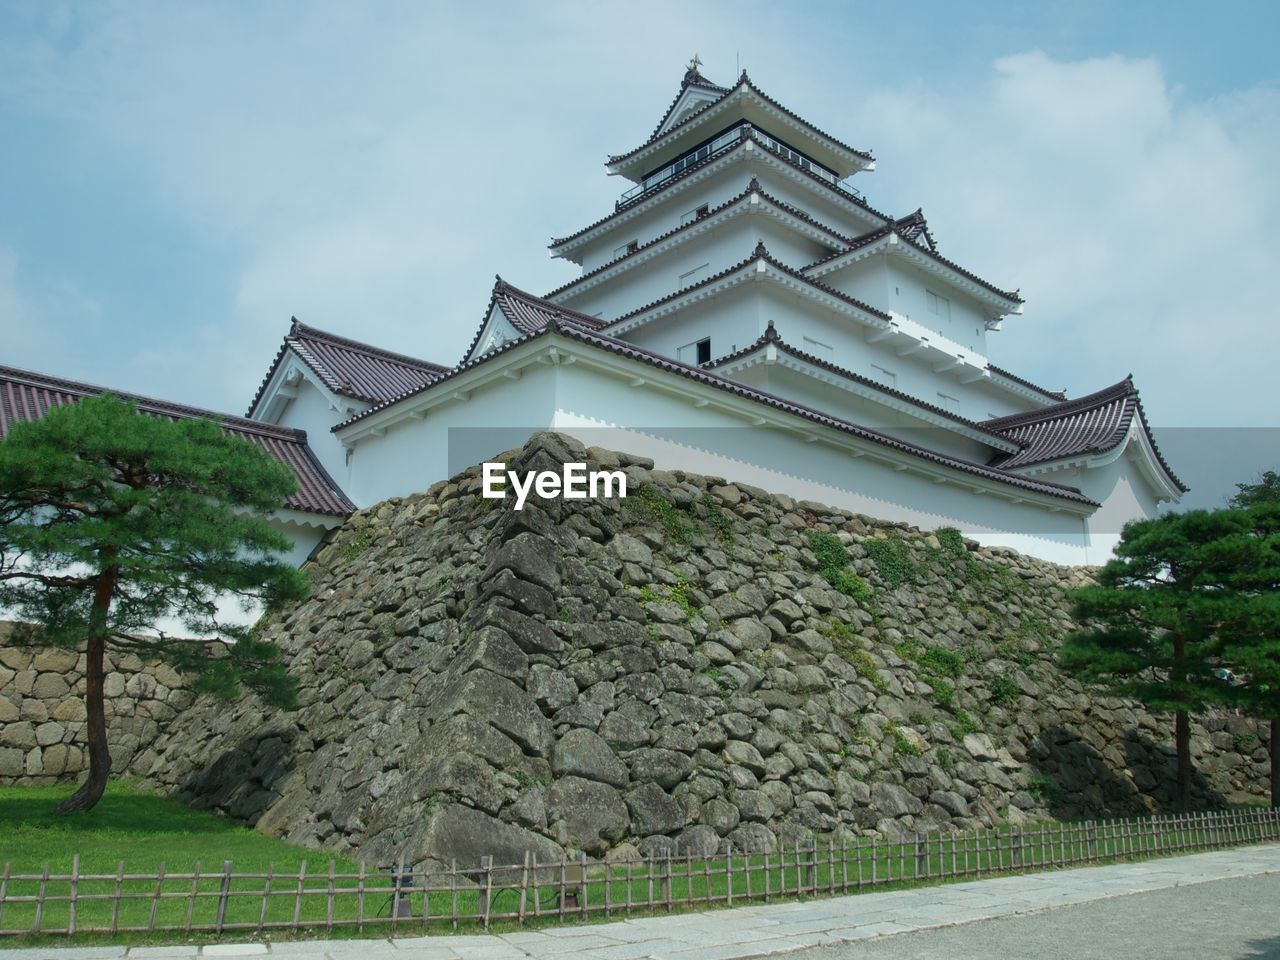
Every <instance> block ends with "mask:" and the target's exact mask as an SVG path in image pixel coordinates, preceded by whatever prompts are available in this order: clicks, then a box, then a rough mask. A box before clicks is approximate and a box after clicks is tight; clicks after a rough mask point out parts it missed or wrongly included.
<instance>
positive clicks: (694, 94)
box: [654, 86, 724, 136]
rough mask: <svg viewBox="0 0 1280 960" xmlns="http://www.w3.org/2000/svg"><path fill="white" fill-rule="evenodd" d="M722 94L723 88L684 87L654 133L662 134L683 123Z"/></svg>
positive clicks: (656, 134)
mask: <svg viewBox="0 0 1280 960" xmlns="http://www.w3.org/2000/svg"><path fill="white" fill-rule="evenodd" d="M722 96H724V90H709V89H706V88H703V87H694V86H689V87H685V89H684V92H683V93H681V94H680V96H679V97H678V98H676V102H675V105H674V106H672V108H671V110H670V111H669V112H668V113H667V116H666V118H665V119H664V120H663V121H662V123H661V124H659V126H658V129H657V132H656V133H655V134H654V135H655V136H662V134H664V133H666V132H667V131H668V130H670V129H671V128H672V127H674V126H677V125H679V124H680V123H683V122H684V121H685V120H687V119H688V118H689V117H691V116H693V115H694V114H695V113H697V112H698V111H699V110H701V109H702V108H703V107H705V106H706V105H707V104H708V103H712V102H714V101H716V100H719V99H720V98H721V97H722Z"/></svg>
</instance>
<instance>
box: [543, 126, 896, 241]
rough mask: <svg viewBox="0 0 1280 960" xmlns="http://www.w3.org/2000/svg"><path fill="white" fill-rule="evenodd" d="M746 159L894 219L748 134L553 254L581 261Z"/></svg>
mask: <svg viewBox="0 0 1280 960" xmlns="http://www.w3.org/2000/svg"><path fill="white" fill-rule="evenodd" d="M744 160H751V161H754V162H756V163H761V164H763V165H765V166H766V167H768V168H769V169H771V170H773V171H775V172H777V173H780V174H782V175H783V176H785V177H786V178H787V179H788V180H790V181H791V182H793V183H796V184H798V185H800V186H802V187H804V188H805V189H807V190H809V191H810V192H812V193H814V194H818V195H820V196H821V197H822V198H823V199H825V200H827V201H829V202H831V203H834V204H835V205H837V206H838V207H841V208H842V209H844V210H845V211H846V212H848V213H850V214H853V215H854V216H857V217H860V218H863V219H865V220H867V221H868V222H869V223H877V224H885V223H891V222H892V218H891V217H889V216H888V215H887V214H884V213H881V212H880V211H879V210H876V209H875V208H873V207H872V206H871V205H870V204H869V203H867V202H866V200H864V199H863V198H862V197H860V196H858V195H857V194H855V193H851V192H850V191H848V190H845V189H843V188H841V187H838V186H835V185H833V184H831V183H828V182H827V181H826V180H824V179H822V178H821V177H819V176H817V175H816V174H814V173H811V172H810V171H808V170H805V169H804V168H803V167H800V166H798V165H796V164H795V163H793V162H791V161H789V160H787V159H786V158H784V157H781V156H779V155H777V154H776V153H774V152H773V151H772V150H770V149H768V148H767V147H765V146H763V145H762V144H760V143H758V142H756V141H755V140H752V139H750V138H746V139H744V140H743V141H742V142H740V143H739V144H738V145H737V146H735V147H732V148H731V149H729V150H726V151H725V152H724V153H721V154H719V155H717V156H713V157H710V158H708V159H707V160H704V161H703V162H702V163H701V164H697V165H695V166H693V167H690V168H689V169H688V170H686V171H684V172H683V173H681V174H679V175H678V176H675V177H672V178H671V179H670V180H668V181H667V182H666V183H664V184H662V185H661V186H659V187H656V188H655V189H654V190H652V191H651V192H649V193H646V194H644V195H643V196H642V197H640V198H638V199H636V200H635V201H633V202H632V203H630V204H627V205H626V206H624V207H622V208H620V209H618V210H615V211H614V212H613V213H611V214H609V215H607V216H605V217H602V218H601V219H599V220H597V221H596V222H595V223H592V224H589V225H587V226H585V227H583V228H582V229H581V230H579V231H577V232H576V233H572V234H570V235H569V236H567V237H561V238H557V239H553V240H552V241H551V243H550V244H549V245H548V247H549V249H550V250H551V255H552V256H553V257H559V258H562V259H565V260H569V261H570V262H571V263H580V262H581V257H580V256H575V254H577V253H578V252H579V251H581V250H582V249H583V248H584V247H586V246H588V245H589V244H591V243H592V242H594V241H596V240H598V239H599V238H600V237H602V236H604V235H606V234H607V233H609V232H610V231H612V230H615V229H616V228H618V227H620V226H622V225H623V224H626V223H628V222H630V221H631V220H634V219H635V218H637V217H639V216H641V215H642V214H644V213H647V212H648V211H650V210H652V209H653V208H654V207H655V206H657V205H658V202H659V201H663V202H665V201H667V200H670V199H673V198H675V197H678V196H679V195H680V194H683V193H685V192H687V191H688V190H690V189H691V188H693V187H694V186H696V185H697V184H699V183H702V182H704V181H705V180H707V179H709V178H711V177H713V176H715V175H716V174H718V173H719V172H720V171H721V170H722V169H723V168H724V167H726V166H728V165H729V164H731V163H737V162H741V161H744Z"/></svg>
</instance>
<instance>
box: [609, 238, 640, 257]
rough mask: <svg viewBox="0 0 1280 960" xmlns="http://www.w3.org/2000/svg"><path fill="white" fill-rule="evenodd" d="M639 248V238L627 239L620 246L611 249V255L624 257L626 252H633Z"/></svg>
mask: <svg viewBox="0 0 1280 960" xmlns="http://www.w3.org/2000/svg"><path fill="white" fill-rule="evenodd" d="M639 249H640V241H639V240H628V241H627V242H626V243H624V244H623V245H622V246H620V247H617V248H615V249H614V251H613V255H614V257H615V258H617V257H625V256H626V255H627V254H629V253H635V252H636V251H637V250H639Z"/></svg>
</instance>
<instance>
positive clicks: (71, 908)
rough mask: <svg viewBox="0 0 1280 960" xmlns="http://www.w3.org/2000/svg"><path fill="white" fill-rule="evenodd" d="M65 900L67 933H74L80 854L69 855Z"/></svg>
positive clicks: (78, 892) (78, 891) (78, 888)
mask: <svg viewBox="0 0 1280 960" xmlns="http://www.w3.org/2000/svg"><path fill="white" fill-rule="evenodd" d="M69 892H70V894H71V895H70V896H69V897H68V898H67V933H68V934H74V933H75V932H76V906H77V903H76V898H77V897H78V896H79V894H80V854H78V853H75V854H72V855H71V890H70V891H69Z"/></svg>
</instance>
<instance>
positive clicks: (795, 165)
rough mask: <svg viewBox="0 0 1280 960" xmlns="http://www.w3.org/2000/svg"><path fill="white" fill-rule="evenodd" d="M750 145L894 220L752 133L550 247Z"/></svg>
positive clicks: (861, 205) (620, 213)
mask: <svg viewBox="0 0 1280 960" xmlns="http://www.w3.org/2000/svg"><path fill="white" fill-rule="evenodd" d="M747 143H752V144H754V145H755V146H756V147H760V148H762V149H763V150H765V151H767V153H768V156H769V157H770V159H772V160H776V161H778V162H779V163H784V164H786V165H787V166H788V167H790V168H792V169H793V170H795V171H798V172H799V173H802V174H804V176H805V177H806V178H808V179H809V180H810V181H812V182H814V183H817V184H821V185H822V187H824V188H825V189H826V190H829V191H831V192H832V193H834V194H836V195H837V196H839V197H840V198H841V199H843V200H846V201H848V202H850V203H853V204H856V205H857V206H858V207H860V208H861V209H863V210H865V211H866V212H867V213H869V214H871V215H872V216H874V217H878V218H879V219H881V220H884V221H885V222H889V221H890V220H891V219H892V218H890V217H889V216H888V215H887V214H884V213H881V212H880V211H879V210H877V209H875V208H874V207H872V206H871V204H869V203H868V202H867V201H866V199H865V198H863V197H861V196H859V195H858V194H856V193H852V192H850V191H849V190H846V189H844V188H843V187H841V186H839V185H837V184H834V183H832V182H830V181H829V180H826V179H825V178H823V177H820V176H818V174H816V173H814V172H813V171H812V170H808V169H806V168H805V167H803V166H801V165H800V164H799V163H797V162H796V161H795V160H794V159H792V158H791V157H787V156H784V155H782V154H780V153H778V152H777V151H775V150H774V149H773V148H772V147H770V146H769V145H768V144H767V143H764V142H763V141H762V140H760V139H759V138H757V137H756V136H755V135H754V134H753V133H751V132H750V131H748V133H747V135H746V136H745V137H743V138H742V139H741V140H739V141H738V142H737V143H736V144H734V145H733V146H732V147H729V148H728V149H727V150H725V151H724V152H722V153H713V154H711V155H710V156H708V157H707V158H705V159H703V160H700V161H698V162H697V163H695V164H692V165H691V166H688V167H686V168H685V169H684V170H682V171H680V172H679V173H677V174H675V175H674V176H672V177H668V178H667V179H666V180H665V181H663V182H662V184H660V185H659V186H656V187H654V188H652V189H651V190H649V191H647V192H646V193H643V194H641V195H640V196H639V197H637V198H636V199H634V200H632V201H631V202H630V203H628V204H625V205H621V206H618V207H617V208H616V209H615V210H614V211H613V213H610V214H606V215H605V216H603V217H601V218H600V219H599V220H596V221H595V222H593V223H589V224H587V225H586V226H585V227H583V228H582V229H580V230H577V231H575V232H573V233H571V234H569V235H568V236H567V237H554V238H552V240H551V243H550V244H548V246H549V247H550V248H551V249H553V250H554V249H555V248H557V247H561V246H564V245H565V244H568V243H572V242H573V241H575V240H577V239H579V238H580V237H582V236H583V235H585V234H588V233H590V232H591V231H593V230H596V229H598V228H599V227H602V226H604V225H605V224H607V223H609V222H610V221H611V220H614V219H616V218H618V217H621V216H622V215H623V214H625V213H627V212H629V211H630V210H632V209H634V208H635V207H636V206H637V205H639V204H640V203H641V202H642V201H647V200H651V199H653V198H654V197H656V196H658V195H659V194H662V193H665V192H666V191H667V190H669V189H670V188H671V187H673V186H675V185H676V184H678V183H681V182H683V181H685V180H686V179H688V178H689V177H691V176H692V175H693V174H695V173H697V172H698V171H700V170H703V169H705V168H706V167H707V166H709V165H710V164H712V163H715V162H716V161H718V160H720V159H722V158H723V157H727V156H730V155H732V154H735V153H737V152H738V151H741V150H744V149H745V147H746V145H747Z"/></svg>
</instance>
